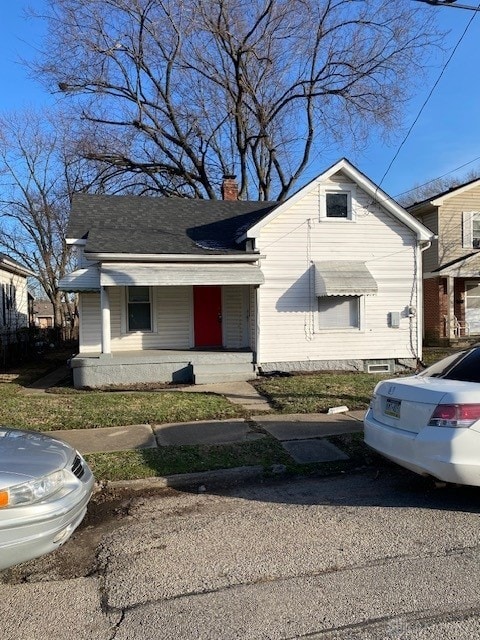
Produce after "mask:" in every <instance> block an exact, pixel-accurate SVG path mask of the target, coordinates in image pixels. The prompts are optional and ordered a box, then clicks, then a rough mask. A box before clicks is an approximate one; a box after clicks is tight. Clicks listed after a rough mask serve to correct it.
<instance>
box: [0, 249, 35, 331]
mask: <svg viewBox="0 0 480 640" xmlns="http://www.w3.org/2000/svg"><path fill="white" fill-rule="evenodd" d="M33 275H34V274H33V272H32V271H30V269H27V268H26V267H25V266H23V265H22V264H20V263H19V262H17V261H16V260H14V259H13V258H10V257H9V256H7V255H5V254H4V253H0V334H3V335H4V336H5V335H7V334H12V333H14V332H15V331H17V330H18V329H21V328H23V327H27V326H28V325H29V320H30V309H29V293H28V287H27V277H28V276H33Z"/></svg>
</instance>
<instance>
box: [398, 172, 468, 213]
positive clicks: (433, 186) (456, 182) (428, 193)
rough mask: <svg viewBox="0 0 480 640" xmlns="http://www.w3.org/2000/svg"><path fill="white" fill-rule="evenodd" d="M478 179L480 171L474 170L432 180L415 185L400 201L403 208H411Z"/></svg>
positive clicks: (403, 194)
mask: <svg viewBox="0 0 480 640" xmlns="http://www.w3.org/2000/svg"><path fill="white" fill-rule="evenodd" d="M478 178H480V169H472V170H471V171H468V172H467V173H464V174H463V175H459V176H443V177H441V178H433V179H432V180H428V181H427V182H424V183H423V184H418V185H415V186H414V187H412V189H409V190H408V191H405V192H404V193H401V194H400V195H399V197H398V201H399V203H400V204H401V205H402V206H403V207H411V206H412V205H414V204H416V203H417V202H423V200H428V199H430V198H434V197H435V196H436V195H438V194H439V193H443V192H444V191H448V190H449V189H454V188H455V187H459V186H460V185H462V184H465V183H467V182H471V181H472V180H478Z"/></svg>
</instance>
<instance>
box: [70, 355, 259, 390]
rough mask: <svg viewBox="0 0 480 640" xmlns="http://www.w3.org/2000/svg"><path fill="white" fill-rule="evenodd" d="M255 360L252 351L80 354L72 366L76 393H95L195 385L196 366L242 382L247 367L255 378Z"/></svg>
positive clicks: (71, 362)
mask: <svg viewBox="0 0 480 640" xmlns="http://www.w3.org/2000/svg"><path fill="white" fill-rule="evenodd" d="M252 360H253V354H252V352H251V351H194V350H192V351H180V350H179V351H176V350H171V351H170V350H158V351H157V350H151V351H142V352H126V351H124V352H117V353H113V354H99V353H92V354H79V355H77V356H75V357H74V358H72V360H71V361H70V366H71V368H72V370H73V384H74V386H75V388H76V389H95V388H104V387H108V386H121V385H135V384H155V383H159V384H160V383H171V382H173V383H179V384H180V383H186V384H188V383H193V382H194V381H195V366H198V367H199V368H201V367H202V366H204V365H205V364H208V365H209V367H210V368H212V369H213V370H215V369H218V370H219V371H222V372H223V373H222V375H223V377H224V378H228V379H229V380H233V379H234V377H235V375H234V374H235V372H236V371H237V370H238V372H239V375H240V376H241V377H239V380H245V379H246V378H245V374H244V373H243V368H244V367H245V368H247V367H249V370H250V375H249V377H250V378H253V377H255V374H254V370H253V364H252ZM225 367H227V369H228V368H229V367H230V370H231V373H230V374H228V375H227V374H226V372H225V371H224V369H225ZM232 374H233V377H232Z"/></svg>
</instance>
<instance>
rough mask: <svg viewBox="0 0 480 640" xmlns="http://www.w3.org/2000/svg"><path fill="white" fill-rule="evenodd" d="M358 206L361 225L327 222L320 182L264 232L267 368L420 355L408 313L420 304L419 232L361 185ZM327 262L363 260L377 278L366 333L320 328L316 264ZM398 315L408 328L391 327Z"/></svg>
mask: <svg viewBox="0 0 480 640" xmlns="http://www.w3.org/2000/svg"><path fill="white" fill-rule="evenodd" d="M337 177H338V176H337ZM337 177H336V178H337ZM336 181H337V180H336ZM352 206H353V210H354V212H355V222H351V221H346V220H340V221H332V220H328V221H322V222H320V221H319V185H318V184H317V185H312V190H311V191H309V193H308V194H306V195H305V196H304V197H303V198H302V199H301V200H300V201H299V202H297V203H295V204H293V205H292V206H291V207H290V208H289V209H288V210H286V211H285V212H284V213H283V214H281V215H280V216H278V217H277V218H275V219H274V220H272V221H271V222H270V223H268V224H267V225H266V226H265V227H263V229H262V230H261V232H260V236H259V238H258V239H257V248H258V249H259V250H260V253H262V254H265V255H266V258H265V259H264V260H263V261H262V265H261V266H262V270H263V272H264V274H265V284H264V285H262V286H261V287H260V293H259V323H260V327H261V330H260V344H259V349H258V360H259V362H260V363H262V362H264V363H267V362H292V361H310V360H313V361H315V360H344V359H374V358H411V357H413V355H414V354H413V353H412V348H411V341H413V346H414V350H417V343H416V341H417V338H416V335H417V333H416V326H415V322H416V321H415V319H413V320H412V319H409V318H408V317H407V315H408V313H407V308H408V306H409V305H413V306H415V307H417V306H418V301H417V299H416V293H417V292H416V287H415V286H414V281H413V277H414V272H415V270H416V269H417V267H416V266H415V255H416V250H415V247H416V238H415V235H414V233H413V232H412V231H410V230H409V229H408V228H407V227H405V226H404V225H403V224H401V223H400V222H398V221H397V220H396V219H395V218H393V217H392V216H391V215H389V214H388V213H387V212H386V211H384V210H383V209H382V208H380V207H379V206H378V205H376V204H372V202H371V198H370V196H368V195H367V194H366V193H364V192H363V191H361V190H360V188H359V187H356V197H355V200H354V201H353V203H352ZM324 260H358V261H363V262H365V263H366V265H367V267H368V269H369V270H370V272H371V273H372V275H373V277H374V278H375V280H376V281H377V284H378V294H377V295H376V296H366V297H365V298H364V300H365V322H364V327H363V330H361V331H359V330H324V331H321V330H320V329H319V328H318V311H317V299H316V297H315V294H314V279H313V278H314V276H313V269H312V263H313V262H315V261H324ZM392 311H397V312H400V313H401V314H402V318H401V322H400V329H393V328H390V327H389V323H388V317H389V316H388V314H389V312H392Z"/></svg>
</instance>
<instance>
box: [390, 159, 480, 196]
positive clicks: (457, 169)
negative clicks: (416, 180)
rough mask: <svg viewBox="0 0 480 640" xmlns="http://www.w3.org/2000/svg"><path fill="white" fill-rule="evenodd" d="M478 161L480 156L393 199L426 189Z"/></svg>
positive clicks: (398, 194)
mask: <svg viewBox="0 0 480 640" xmlns="http://www.w3.org/2000/svg"><path fill="white" fill-rule="evenodd" d="M478 160H480V156H478V158H474V159H473V160H469V161H468V162H465V163H464V164H461V165H460V166H459V167H457V168H456V169H451V170H450V171H447V172H446V173H442V175H441V176H437V177H436V178H432V179H431V180H427V182H424V183H423V184H418V185H417V186H416V187H413V188H412V189H407V191H402V193H397V195H396V196H394V197H395V198H399V197H400V196H404V195H405V194H406V193H411V192H412V191H416V190H417V189H421V188H422V187H426V186H427V184H431V183H432V182H436V181H437V180H441V179H442V178H445V176H449V175H450V174H451V173H455V172H457V171H460V169H463V168H464V167H468V165H469V164H473V163H474V162H477V161H478Z"/></svg>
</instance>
